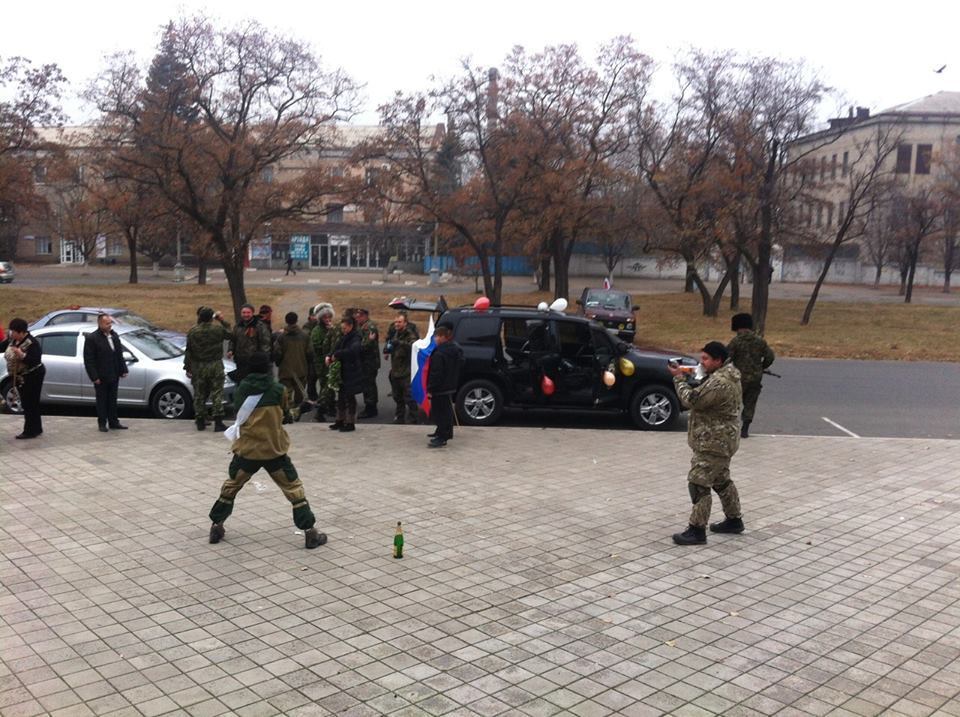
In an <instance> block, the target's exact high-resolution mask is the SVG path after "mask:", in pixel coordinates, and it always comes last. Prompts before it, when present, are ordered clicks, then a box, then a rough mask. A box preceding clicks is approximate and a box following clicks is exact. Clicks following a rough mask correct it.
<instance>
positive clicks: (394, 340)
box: [383, 314, 418, 423]
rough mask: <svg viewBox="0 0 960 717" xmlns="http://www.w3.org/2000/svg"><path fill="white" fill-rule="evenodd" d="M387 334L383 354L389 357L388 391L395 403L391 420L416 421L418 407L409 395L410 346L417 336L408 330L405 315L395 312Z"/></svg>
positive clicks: (398, 421) (396, 421) (408, 326)
mask: <svg viewBox="0 0 960 717" xmlns="http://www.w3.org/2000/svg"><path fill="white" fill-rule="evenodd" d="M388 336H389V337H390V338H388V339H387V342H386V343H385V344H384V345H383V354H384V356H389V357H390V391H391V393H392V394H393V401H394V403H396V404H397V410H396V413H395V414H394V418H393V422H394V423H405V422H409V423H416V422H417V413H418V407H417V403H416V401H414V400H413V399H412V398H411V397H410V350H411V348H410V347H411V346H413V342H414V341H416V340H417V336H416V335H415V334H414V332H413V331H411V330H410V324H409V323H408V322H407V317H406V315H404V314H397V318H396V319H394V321H393V326H392V328H391V331H390V333H389V334H388ZM408 411H409V417H408V416H407V413H408Z"/></svg>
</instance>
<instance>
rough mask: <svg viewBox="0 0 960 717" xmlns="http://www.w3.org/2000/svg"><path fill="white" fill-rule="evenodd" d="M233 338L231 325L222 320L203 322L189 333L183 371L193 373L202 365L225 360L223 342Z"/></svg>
mask: <svg viewBox="0 0 960 717" xmlns="http://www.w3.org/2000/svg"><path fill="white" fill-rule="evenodd" d="M230 338H231V334H230V324H228V323H227V322H226V321H224V320H222V319H220V320H219V321H218V322H216V323H214V322H213V321H207V322H201V323H199V324H197V325H196V326H194V327H192V328H191V329H190V331H188V332H187V348H186V351H184V353H183V370H184V371H186V372H188V373H192V371H193V369H194V368H195V367H197V366H199V365H201V364H205V363H214V362H216V361H221V360H222V359H223V342H224V341H229V340H230Z"/></svg>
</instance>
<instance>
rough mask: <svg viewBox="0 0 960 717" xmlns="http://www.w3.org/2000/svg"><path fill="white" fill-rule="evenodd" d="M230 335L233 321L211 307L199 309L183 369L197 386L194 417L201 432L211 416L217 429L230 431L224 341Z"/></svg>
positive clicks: (194, 385)
mask: <svg viewBox="0 0 960 717" xmlns="http://www.w3.org/2000/svg"><path fill="white" fill-rule="evenodd" d="M214 319H216V320H217V323H216V324H214V323H213V320H214ZM230 338H231V333H230V324H228V323H227V322H226V321H224V319H223V315H222V314H221V313H220V312H219V311H216V312H215V311H214V310H213V309H211V308H210V307H209V306H201V307H200V308H199V309H198V310H197V324H196V326H194V327H192V328H191V329H190V331H188V332H187V348H186V350H185V351H184V353H183V370H184V371H186V372H187V378H189V379H190V383H191V384H192V385H193V416H194V419H195V420H196V423H197V430H198V431H202V430H204V429H205V428H206V427H207V419H208V418H212V419H213V430H214V431H217V432H222V431H225V430H227V427H226V426H225V425H224V424H223V381H224V372H223V342H224V341H229V340H230ZM207 401H209V402H210V406H209V407H207Z"/></svg>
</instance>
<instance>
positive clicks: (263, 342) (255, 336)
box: [227, 304, 273, 383]
mask: <svg viewBox="0 0 960 717" xmlns="http://www.w3.org/2000/svg"><path fill="white" fill-rule="evenodd" d="M272 348H273V339H272V338H271V336H270V327H269V325H267V324H265V323H263V321H261V319H260V317H259V316H255V315H254V313H253V306H252V305H251V304H244V305H243V306H242V307H241V308H240V323H238V324H237V325H236V326H234V327H233V335H232V336H231V337H230V345H229V349H228V351H227V358H229V359H233V361H234V363H236V364H237V373H236V378H235V379H234V381H235V382H236V383H240V381H242V380H243V378H244V377H245V376H246V375H247V374H248V373H250V368H249V363H250V357H251V356H253V354H255V353H257V352H261V353H265V354H267V356H269V355H270V351H271V349H272Z"/></svg>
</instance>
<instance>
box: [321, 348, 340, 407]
mask: <svg viewBox="0 0 960 717" xmlns="http://www.w3.org/2000/svg"><path fill="white" fill-rule="evenodd" d="M321 364H322V359H321ZM329 370H330V369H329V367H328V366H324V365H320V366H317V410H319V411H320V412H321V413H333V412H334V411H336V410H337V408H336V405H337V391H336V389H335V388H333V387H332V386H330V385H329V380H328V374H329Z"/></svg>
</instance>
